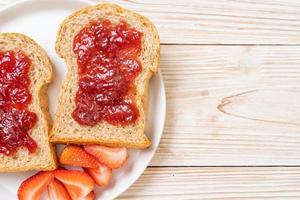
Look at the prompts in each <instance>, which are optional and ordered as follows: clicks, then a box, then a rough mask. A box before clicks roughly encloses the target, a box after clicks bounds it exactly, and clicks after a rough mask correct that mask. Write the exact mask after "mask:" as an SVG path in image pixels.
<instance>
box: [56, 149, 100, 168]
mask: <svg viewBox="0 0 300 200" xmlns="http://www.w3.org/2000/svg"><path fill="white" fill-rule="evenodd" d="M59 162H60V163H61V164H65V165H71V166H77V167H87V168H97V167H98V161H97V159H96V158H95V157H94V156H92V155H90V154H88V153H87V152H86V151H84V150H83V149H82V148H81V147H79V146H73V145H70V146H66V147H65V148H64V150H63V152H62V153H61V155H60V158H59Z"/></svg>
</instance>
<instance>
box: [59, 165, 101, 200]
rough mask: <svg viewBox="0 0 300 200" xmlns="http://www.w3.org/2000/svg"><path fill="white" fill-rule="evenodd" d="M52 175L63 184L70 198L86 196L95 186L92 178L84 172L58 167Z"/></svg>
mask: <svg viewBox="0 0 300 200" xmlns="http://www.w3.org/2000/svg"><path fill="white" fill-rule="evenodd" d="M54 176H55V178H57V179H58V180H59V181H60V182H62V183H63V184H64V186H65V187H66V189H67V191H68V192H69V194H70V196H71V198H72V199H80V198H83V197H85V196H87V195H88V194H89V193H90V192H91V191H92V190H93V189H94V187H95V182H94V180H93V179H92V178H91V177H90V176H89V175H88V174H87V173H85V172H81V171H76V170H63V169H58V170H55V171H54Z"/></svg>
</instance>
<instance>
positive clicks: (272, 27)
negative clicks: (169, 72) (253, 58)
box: [0, 0, 300, 44]
mask: <svg viewBox="0 0 300 200" xmlns="http://www.w3.org/2000/svg"><path fill="white" fill-rule="evenodd" d="M16 1H17V0H0V6H2V7H3V6H4V5H7V4H9V3H11V2H16ZM93 1H94V2H99V0H93ZM107 1H108V0H107ZM101 2H103V1H101ZM109 2H115V3H118V4H120V5H122V6H125V7H126V8H129V9H132V10H135V11H137V12H140V13H142V14H144V15H145V16H147V17H149V18H150V19H151V20H152V21H153V22H154V23H155V24H156V26H157V28H158V30H159V32H160V36H161V42H162V43H164V44H171V43H176V44H300V37H299V35H300V1H295V0H277V1H274V0H264V1H261V0H252V1H246V0H243V1H235V0H219V1H211V0H186V1H182V0H164V1H161V0H128V1H123V0H112V1H111V0H109ZM0 8H1V7H0Z"/></svg>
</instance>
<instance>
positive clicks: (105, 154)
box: [84, 145, 128, 169]
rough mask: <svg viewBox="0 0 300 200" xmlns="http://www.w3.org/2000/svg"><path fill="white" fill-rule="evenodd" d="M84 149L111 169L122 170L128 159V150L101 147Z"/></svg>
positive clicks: (92, 146)
mask: <svg viewBox="0 0 300 200" xmlns="http://www.w3.org/2000/svg"><path fill="white" fill-rule="evenodd" d="M84 149H85V150H86V151H87V152H88V153H90V154H91V155H93V156H95V157H96V158H97V159H98V160H99V162H101V163H102V164H105V165H106V166H108V167H109V168H112V169H116V168H120V167H121V166H122V165H123V164H124V163H125V161H126V160H127V158H128V153H127V149H126V148H112V147H106V146H100V145H87V146H85V147H84Z"/></svg>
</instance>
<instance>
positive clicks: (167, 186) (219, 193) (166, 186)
mask: <svg viewBox="0 0 300 200" xmlns="http://www.w3.org/2000/svg"><path fill="white" fill-rule="evenodd" d="M299 198H300V168H299V167H297V168H282V167H280V168H274V167H273V168H264V167H260V168H256V167H250V168H248V167H246V168H239V167H235V168H234V167H233V168H205V167H204V168H199V167H194V168H183V167H180V168H148V169H147V170H146V171H145V172H144V174H143V175H142V176H141V177H140V179H139V180H138V181H137V182H136V183H135V184H134V185H133V186H131V188H130V189H128V190H127V191H126V192H125V193H124V194H122V195H121V196H120V197H119V198H118V199H119V200H121V199H131V200H132V199H144V200H147V199H149V200H150V199H163V200H167V199H170V200H171V199H172V200H173V199H181V200H184V199H189V200H191V199H197V200H198V199H205V200H208V199H214V200H216V199H222V200H233V199H248V200H250V199H278V200H279V199H295V200H296V199H299Z"/></svg>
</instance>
